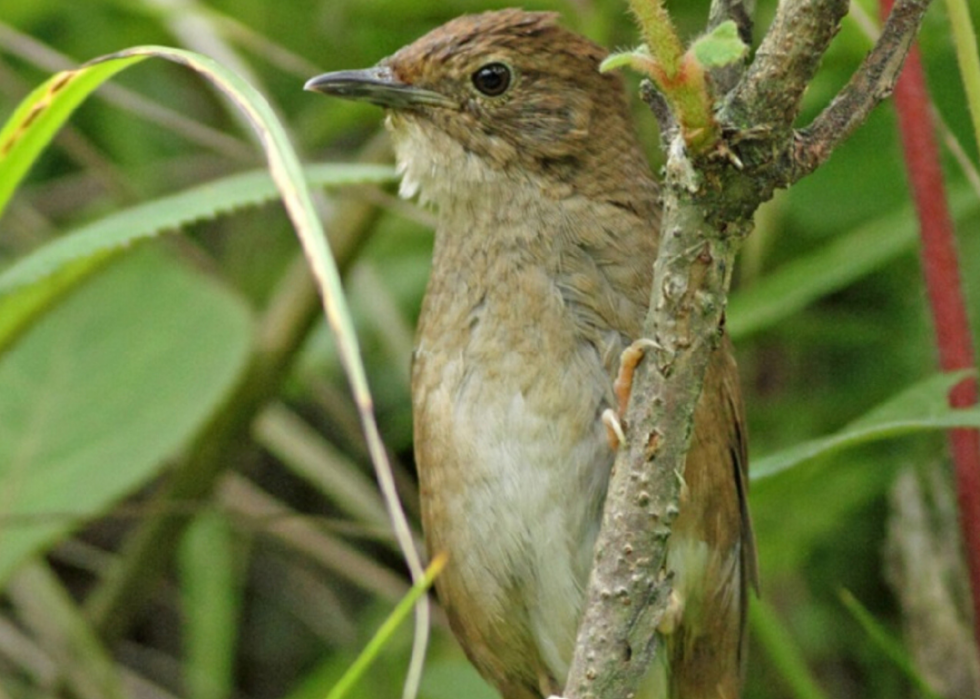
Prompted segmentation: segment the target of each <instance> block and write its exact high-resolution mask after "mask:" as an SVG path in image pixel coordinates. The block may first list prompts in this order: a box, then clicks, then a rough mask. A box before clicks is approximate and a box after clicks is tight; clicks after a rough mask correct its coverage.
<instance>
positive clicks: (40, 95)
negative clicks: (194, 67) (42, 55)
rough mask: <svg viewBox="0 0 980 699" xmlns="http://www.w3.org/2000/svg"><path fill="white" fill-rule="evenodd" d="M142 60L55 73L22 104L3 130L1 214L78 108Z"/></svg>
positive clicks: (0, 135)
mask: <svg viewBox="0 0 980 699" xmlns="http://www.w3.org/2000/svg"><path fill="white" fill-rule="evenodd" d="M141 60H143V59H142V58H141V57H136V56H133V57H129V58H124V59H121V60H119V61H115V62H112V63H102V64H99V65H90V66H87V67H82V68H78V69H76V70H66V71H62V72H60V73H55V74H54V75H52V76H51V77H50V78H49V79H48V80H47V81H45V82H44V84H42V85H41V86H40V87H38V88H37V89H35V90H34V91H33V92H32V93H31V94H29V95H28V96H27V97H26V98H25V99H24V100H23V101H22V102H21V103H20V105H19V106H18V107H17V109H16V110H14V113H13V114H12V115H11V116H10V118H9V119H8V120H7V122H6V123H5V124H4V127H3V129H2V130H0V214H3V211H4V209H5V208H6V207H7V202H8V201H10V196H11V195H12V194H13V192H14V190H15V189H17V186H18V185H19V184H20V182H21V180H22V179H24V175H26V174H27V171H28V170H29V169H30V167H31V165H33V164H34V161H35V160H36V159H37V156H38V154H39V153H40V152H41V151H42V150H44V147H45V146H46V145H47V144H48V143H49V142H50V141H51V139H52V138H53V137H54V135H55V134H56V133H57V132H58V129H59V128H61V125H62V124H64V122H65V120H66V119H68V117H69V116H70V115H71V113H72V112H73V111H75V109H77V108H78V105H80V104H81V103H82V101H83V100H84V99H85V98H86V97H88V96H89V94H91V92H92V91H93V90H94V89H95V88H97V87H98V86H99V85H101V84H102V83H103V82H105V81H106V80H108V79H109V78H111V77H112V76H113V75H115V74H116V73H118V72H119V71H121V70H123V69H124V68H127V67H128V66H131V65H132V64H134V63H138V62H139V61H141Z"/></svg>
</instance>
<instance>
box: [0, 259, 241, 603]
mask: <svg viewBox="0 0 980 699" xmlns="http://www.w3.org/2000/svg"><path fill="white" fill-rule="evenodd" d="M251 331H252V328H251V319H250V316H249V312H248V309H247V308H246V307H245V306H244V305H243V304H242V303H241V301H239V299H238V298H237V297H235V296H232V295H231V294H229V293H228V292H227V291H225V290H223V289H222V288H220V287H218V286H216V285H214V284H213V283H211V282H210V281H208V280H206V279H205V278H203V277H201V276H199V275H196V274H192V273H190V272H188V271H186V270H184V269H183V268H182V267H181V266H179V265H177V264H175V263H173V262H170V261H169V260H167V259H166V258H164V257H163V256H161V255H160V254H158V253H154V252H153V251H150V250H147V251H145V252H143V253H141V254H138V255H135V256H133V257H132V258H127V259H124V260H121V261H120V262H119V263H118V264H116V265H113V266H112V267H110V268H109V269H107V270H106V272H105V273H104V274H102V275H100V276H99V277H97V278H95V279H93V280H91V282H89V283H88V284H86V285H85V286H83V287H81V288H80V289H79V290H78V291H77V292H76V293H75V294H74V295H73V296H72V297H71V298H70V299H69V300H68V301H67V302H65V303H64V304H63V305H61V306H60V307H59V308H58V309H56V310H55V311H54V312H52V313H51V314H49V315H47V316H46V317H45V318H44V319H43V320H42V321H40V322H39V323H38V324H37V325H35V326H34V327H33V328H32V329H31V330H30V331H29V332H28V333H26V334H25V335H24V336H23V338H22V340H21V341H20V342H19V343H18V344H17V345H16V346H15V347H14V348H13V349H11V351H10V352H8V353H7V354H6V355H5V356H4V357H3V359H2V360H0V521H2V522H3V523H4V524H3V526H2V527H0V584H2V582H3V581H4V580H6V578H7V577H8V576H9V575H10V573H11V572H12V571H13V570H14V568H15V566H17V564H18V563H20V562H21V561H23V560H24V559H25V558H26V557H28V556H29V555H31V554H33V553H36V552H38V551H40V550H41V549H43V548H44V547H46V546H48V545H50V544H51V543H52V542H54V541H55V540H57V539H59V538H61V537H63V536H64V535H65V534H66V533H68V532H69V531H71V530H72V529H74V528H75V526H76V525H77V524H79V523H81V522H83V521H85V520H86V519H89V518H91V517H95V516H97V515H99V514H101V513H103V512H105V511H106V510H107V509H109V508H110V507H111V506H112V505H113V504H114V503H116V502H117V501H118V500H119V499H120V498H122V497H125V496H126V495H127V494H129V493H131V492H132V491H133V490H134V489H136V488H138V487H140V486H141V485H143V484H144V483H146V482H147V480H148V479H150V478H152V477H153V476H154V475H155V474H156V473H157V472H158V470H159V469H160V467H161V465H162V464H163V463H164V462H165V461H166V459H168V458H171V457H173V456H175V455H176V453H177V451H178V450H179V449H180V447H181V446H182V445H183V444H185V443H186V442H187V440H188V439H189V438H190V437H191V436H192V435H193V434H194V432H195V431H196V429H197V428H198V427H199V425H200V424H201V422H202V421H203V420H205V419H206V418H207V416H209V415H210V414H211V413H212V411H213V410H214V408H215V406H216V405H217V404H218V403H219V402H220V401H221V400H222V398H223V397H224V396H225V394H226V393H227V392H228V390H229V389H230V388H231V386H232V385H233V383H234V381H235V379H236V378H237V377H238V375H239V373H240V371H241V370H242V368H243V367H244V366H245V360H246V358H247V356H248V348H249V344H250V341H251Z"/></svg>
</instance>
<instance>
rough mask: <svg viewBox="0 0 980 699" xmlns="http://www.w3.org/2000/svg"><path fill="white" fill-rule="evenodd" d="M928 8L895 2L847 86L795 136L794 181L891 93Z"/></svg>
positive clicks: (916, 1)
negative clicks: (870, 48) (878, 34)
mask: <svg viewBox="0 0 980 699" xmlns="http://www.w3.org/2000/svg"><path fill="white" fill-rule="evenodd" d="M928 7H929V0H907V1H906V2H898V3H896V4H895V6H894V9H893V10H892V11H891V13H890V14H889V15H888V20H887V21H886V22H885V26H884V28H883V29H882V32H881V36H880V37H879V38H878V41H877V43H876V44H875V46H874V48H873V49H872V50H871V52H870V53H869V54H868V55H867V56H865V58H864V61H863V62H862V63H861V67H860V68H859V69H858V71H857V72H856V73H855V74H854V75H853V77H851V80H850V82H848V84H847V86H845V87H844V89H843V90H841V92H840V94H838V95H837V97H835V98H834V101H833V102H831V104H830V106H829V107H827V108H826V109H825V110H824V111H823V112H822V113H821V114H820V116H818V117H817V118H816V119H814V120H813V123H812V124H811V125H810V126H809V127H808V128H806V129H804V130H802V131H800V132H799V135H798V140H797V146H796V153H795V155H794V160H795V162H796V172H795V173H794V175H793V178H792V180H791V181H792V182H795V181H797V180H799V179H801V178H802V177H804V176H806V175H809V174H810V173H811V172H813V171H814V170H816V169H817V168H818V167H819V166H820V165H822V164H823V163H824V162H825V161H826V160H827V158H829V157H830V154H831V153H832V152H833V150H834V149H835V148H836V147H837V146H838V145H839V144H840V143H842V142H843V141H844V140H845V139H846V138H847V137H848V136H850V135H851V134H852V133H854V130H855V129H857V127H858V126H860V125H861V124H863V123H864V120H865V119H867V117H868V114H870V113H871V110H872V109H874V108H875V107H876V106H878V103H879V102H881V101H882V100H883V99H885V98H887V97H888V96H889V95H890V94H891V93H892V90H894V89H895V83H896V81H897V80H898V75H899V73H900V72H901V69H902V63H903V62H904V60H905V55H906V53H908V50H909V46H911V44H912V40H913V39H914V38H915V34H916V30H917V29H918V27H919V25H920V24H921V23H922V16H923V15H924V14H925V11H926V9H927V8H928Z"/></svg>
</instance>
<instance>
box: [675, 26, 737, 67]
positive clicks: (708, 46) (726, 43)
mask: <svg viewBox="0 0 980 699" xmlns="http://www.w3.org/2000/svg"><path fill="white" fill-rule="evenodd" d="M688 50H689V51H690V52H692V53H693V54H694V57H695V58H696V59H697V60H698V63H700V64H701V65H703V66H705V67H707V68H720V67H722V66H727V65H731V64H732V63H737V62H738V61H740V60H742V57H743V56H745V53H746V52H747V51H748V50H749V47H748V46H746V45H745V43H744V42H743V41H742V39H741V38H740V37H739V35H738V27H737V26H736V24H735V22H733V21H732V20H730V19H729V20H726V21H724V22H722V23H721V24H719V25H718V26H717V27H715V28H714V29H713V30H712V31H711V32H710V33H708V34H705V35H704V36H702V37H699V38H698V39H697V40H695V42H694V43H693V44H691V48H690V49H688Z"/></svg>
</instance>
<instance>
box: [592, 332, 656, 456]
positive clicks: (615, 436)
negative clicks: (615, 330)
mask: <svg viewBox="0 0 980 699" xmlns="http://www.w3.org/2000/svg"><path fill="white" fill-rule="evenodd" d="M648 349H660V345H658V344H657V343H656V342H654V341H653V340H650V339H648V338H640V339H639V340H635V341H634V342H633V344H631V345H630V346H629V347H627V348H626V349H625V350H623V353H622V354H621V355H620V357H619V373H618V374H617V375H616V380H615V381H614V382H613V393H614V394H615V395H616V410H613V409H612V408H606V409H605V410H603V411H602V424H604V425H605V426H606V438H607V439H608V440H609V446H610V447H612V449H613V451H615V450H617V449H619V445H621V444H623V443H625V442H626V435H625V433H624V432H623V423H622V418H623V416H624V415H625V414H626V406H627V405H628V404H629V400H630V393H631V392H632V391H633V374H634V373H635V372H636V367H637V366H639V364H640V360H641V359H643V355H644V354H646V351H647V350H648Z"/></svg>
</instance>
